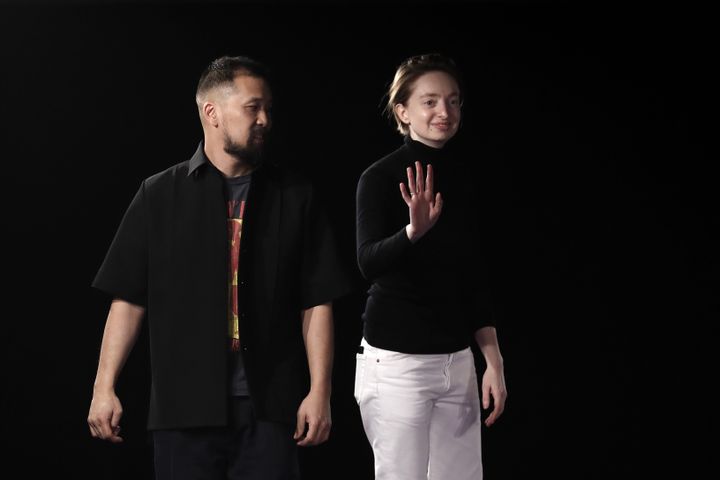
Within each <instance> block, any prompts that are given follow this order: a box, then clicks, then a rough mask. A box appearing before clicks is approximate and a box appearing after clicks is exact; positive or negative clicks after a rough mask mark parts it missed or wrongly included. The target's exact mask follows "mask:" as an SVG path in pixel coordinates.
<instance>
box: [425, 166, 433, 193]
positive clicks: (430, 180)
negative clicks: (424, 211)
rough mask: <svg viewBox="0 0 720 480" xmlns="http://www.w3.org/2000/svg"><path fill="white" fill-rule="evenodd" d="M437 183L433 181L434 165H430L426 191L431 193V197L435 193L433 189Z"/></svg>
mask: <svg viewBox="0 0 720 480" xmlns="http://www.w3.org/2000/svg"><path fill="white" fill-rule="evenodd" d="M434 184H435V182H434V181H433V168H432V165H430V164H428V166H427V180H426V181H425V190H426V191H428V192H430V195H432V193H433V187H434Z"/></svg>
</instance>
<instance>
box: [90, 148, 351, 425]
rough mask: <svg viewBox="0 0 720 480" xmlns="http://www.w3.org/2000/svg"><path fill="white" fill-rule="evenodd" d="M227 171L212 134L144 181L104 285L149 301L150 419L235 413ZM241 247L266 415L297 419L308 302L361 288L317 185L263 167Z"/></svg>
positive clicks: (209, 419)
mask: <svg viewBox="0 0 720 480" xmlns="http://www.w3.org/2000/svg"><path fill="white" fill-rule="evenodd" d="M223 182H224V177H223V176H222V174H221V173H220V172H219V171H218V170H217V169H216V168H215V167H214V166H213V165H212V164H211V163H210V162H209V161H208V160H207V158H206V156H205V154H204V152H203V144H202V143H201V144H200V146H199V147H198V150H197V151H196V153H195V155H193V157H192V158H191V159H190V160H188V161H185V162H182V163H179V164H177V165H175V166H173V167H171V168H169V169H167V170H165V171H163V172H161V173H158V174H156V175H153V176H151V177H149V178H147V179H146V180H144V181H143V182H142V185H141V186H140V189H139V190H138V192H137V194H136V195H135V197H134V199H133V200H132V202H131V204H130V206H129V208H128V210H127V212H126V213H125V216H124V217H123V220H122V222H121V224H120V227H119V228H118V231H117V233H116V235H115V238H114V240H113V242H112V244H111V246H110V248H109V250H108V252H107V255H106V258H105V260H104V262H103V264H102V266H101V267H100V269H99V271H98V273H97V275H96V277H95V280H94V281H93V286H94V287H95V288H98V289H100V290H103V291H105V292H107V293H109V294H110V295H112V296H114V297H118V298H121V299H124V300H126V301H128V302H131V303H134V304H138V305H143V306H145V307H146V308H147V317H148V325H149V334H150V335H149V337H150V354H151V370H152V388H151V397H150V410H149V420H148V428H150V429H162V428H184V427H193V426H213V425H224V424H226V422H227V401H228V398H229V392H228V382H227V378H228V375H229V373H228V371H227V368H228V365H227V308H228V297H227V295H228V288H227V281H228V248H227V227H226V222H227V219H226V206H225V199H224V193H223ZM247 204H248V210H247V212H246V214H245V219H244V223H245V226H244V231H245V232H247V235H245V233H244V234H243V242H242V245H241V251H240V265H242V268H241V269H240V271H239V278H238V284H239V287H238V295H239V296H241V301H242V303H243V305H245V306H246V308H244V309H243V312H242V314H241V318H240V320H239V321H240V328H241V329H242V332H243V342H242V355H243V359H244V363H245V367H246V370H247V381H248V386H249V391H250V396H251V398H252V401H253V404H254V406H255V409H256V412H257V415H258V417H259V418H262V419H267V420H274V421H282V422H287V423H294V422H295V419H296V413H297V408H298V406H299V404H300V402H301V401H302V399H303V398H304V396H305V395H306V394H307V392H308V388H309V373H308V367H307V358H306V354H305V348H304V343H303V339H302V318H301V310H302V309H305V308H309V307H313V306H316V305H320V304H323V303H326V302H329V301H332V300H333V299H335V298H337V297H339V296H342V295H344V294H346V293H348V292H349V291H350V288H351V284H350V281H349V276H348V275H347V271H346V269H345V268H343V266H342V265H341V263H340V261H339V258H338V255H337V253H336V252H337V250H336V247H335V242H334V235H333V232H332V230H331V227H330V225H329V222H328V219H327V216H326V214H325V211H324V209H323V207H322V205H320V202H319V201H318V199H317V197H316V195H315V193H314V191H313V189H312V186H311V184H310V183H309V182H308V181H306V180H305V179H303V178H302V177H301V176H298V175H297V174H295V173H290V172H288V171H286V170H284V169H281V168H279V167H276V166H272V165H264V166H263V167H261V168H260V169H258V170H256V171H255V172H254V173H253V182H252V185H251V187H250V191H249V193H248V203H247Z"/></svg>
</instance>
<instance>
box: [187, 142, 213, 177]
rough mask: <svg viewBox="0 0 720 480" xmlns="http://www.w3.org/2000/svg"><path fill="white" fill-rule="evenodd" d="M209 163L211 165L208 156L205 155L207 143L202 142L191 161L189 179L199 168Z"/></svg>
mask: <svg viewBox="0 0 720 480" xmlns="http://www.w3.org/2000/svg"><path fill="white" fill-rule="evenodd" d="M208 163H210V160H208V158H207V155H205V142H204V141H202V140H201V141H200V144H199V145H198V148H197V150H195V154H194V155H193V156H192V158H191V159H190V163H189V165H188V177H189V176H190V175H191V174H193V173H195V172H196V171H197V169H198V168H200V167H201V166H203V165H206V164H208Z"/></svg>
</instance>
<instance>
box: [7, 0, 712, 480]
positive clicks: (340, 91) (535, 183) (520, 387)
mask: <svg viewBox="0 0 720 480" xmlns="http://www.w3.org/2000/svg"><path fill="white" fill-rule="evenodd" d="M710 29H711V21H710V19H709V13H708V12H707V11H704V10H698V9H695V8H691V7H687V6H686V7H683V8H679V7H675V8H669V7H668V8H660V7H654V8H650V7H642V8H641V7H636V8H630V7H628V6H627V4H626V5H625V6H607V5H606V4H604V3H600V4H597V5H592V6H591V5H586V7H584V8H582V9H580V8H578V7H577V6H569V5H567V4H552V3H545V4H524V3H519V2H494V3H488V2H485V3H478V4H469V3H458V2H444V3H442V4H440V3H434V4H429V3H424V4H419V3H415V4H412V6H411V5H410V4H405V3H397V2H395V3H385V4H384V5H380V4H366V5H363V4H359V3H355V4H349V5H346V6H342V7H340V6H332V5H331V4H313V3H306V2H302V3H301V2H297V3H278V2H275V3H272V4H265V5H260V4H251V3H236V4H210V3H204V4H193V3H183V4H182V5H175V6H172V7H170V6H166V5H161V4H148V3H147V2H146V3H143V4H140V3H139V2H137V3H133V2H125V3H123V2H105V3H101V4H99V5H90V4H82V3H79V4H74V5H69V4H65V5H60V4H57V5H56V4H53V3H44V4H39V3H37V2H30V3H25V4H23V5H18V4H5V5H2V6H1V7H0V45H1V46H0V52H1V53H2V57H1V60H2V61H1V63H0V64H1V65H2V83H0V85H1V86H2V88H1V89H0V90H1V91H2V97H3V102H2V104H3V129H2V130H3V144H4V146H5V154H4V155H3V160H4V165H3V174H2V175H3V182H2V184H3V189H2V191H3V197H4V198H3V200H4V202H3V205H4V207H5V208H4V210H5V215H4V217H5V222H4V224H5V228H4V229H3V230H4V231H5V234H4V235H3V236H4V240H3V244H4V248H3V250H4V253H5V255H4V260H3V271H4V273H5V275H4V276H5V280H6V281H5V285H6V286H5V288H4V291H5V292H6V295H7V297H6V299H5V301H4V302H3V306H4V310H5V311H4V315H3V326H4V328H3V329H2V330H3V334H2V337H3V348H2V404H1V405H0V406H1V407H2V410H1V411H2V412H3V418H2V420H1V422H2V430H1V431H2V437H3V440H4V442H5V443H6V446H5V447H4V454H5V455H7V458H8V460H10V462H9V463H5V465H6V468H8V467H9V466H13V465H17V466H18V467H19V468H20V469H21V472H23V473H21V474H18V475H17V476H18V477H20V478H51V477H52V478H55V477H58V478H60V477H68V478H96V479H119V478H137V479H142V478H151V475H152V454H151V449H150V446H149V443H148V441H147V437H146V434H145V430H144V424H145V416H146V414H147V406H146V404H147V398H148V392H149V387H148V382H149V376H148V372H147V368H146V365H147V362H148V352H147V348H146V346H145V341H146V337H145V335H146V334H145V333H143V336H142V337H141V339H140V343H139V344H138V346H137V347H136V349H135V350H134V351H133V354H132V355H131V358H130V360H129V362H128V364H127V366H126V368H125V370H124V372H123V375H122V377H121V380H120V384H119V386H118V391H119V394H120V397H121V400H122V401H123V404H124V407H125V416H124V420H123V431H124V432H125V443H124V444H122V445H106V444H102V443H101V442H99V441H97V440H93V439H91V438H90V436H89V433H88V431H87V426H86V424H85V418H86V415H87V409H88V406H89V401H90V397H91V391H92V381H93V378H94V374H95V369H96V365H97V354H98V349H99V343H100V338H101V335H102V328H103V323H104V319H105V314H106V310H107V307H108V299H106V298H104V297H103V296H102V295H100V294H99V293H97V292H94V291H92V290H91V288H90V287H89V284H90V282H91V280H92V278H93V276H94V274H95V272H96V270H97V268H98V266H99V264H100V262H101V261H102V258H103V256H104V253H105V251H106V249H107V247H108V245H109V242H110V241H111V239H112V236H113V234H114V231H115V228H116V227H117V225H118V222H119V220H120V218H121V216H122V214H123V213H124V210H125V208H126V206H127V204H128V202H129V201H130V199H131V198H132V195H133V194H134V192H135V190H136V189H137V187H138V185H139V182H140V181H141V180H142V179H143V178H144V177H146V176H148V175H150V174H152V173H155V172H157V171H159V170H161V169H164V168H166V167H167V166H169V165H171V164H173V163H176V162H178V161H182V160H184V159H186V158H188V157H189V156H190V155H191V154H192V153H193V152H194V149H195V147H196V144H197V142H198V140H199V139H200V137H201V133H202V131H201V128H200V125H199V121H198V119H197V116H196V115H197V113H196V109H195V105H194V100H193V94H194V88H195V85H196V82H197V78H198V76H199V74H200V72H201V71H202V69H203V68H204V66H205V65H206V64H207V62H208V61H209V60H211V59H212V58H215V57H217V56H219V55H222V54H245V55H249V56H253V57H256V58H258V59H260V60H262V61H264V62H266V63H267V64H269V65H270V66H271V68H272V69H273V70H274V71H275V73H276V77H277V83H276V88H275V97H276V124H275V132H274V140H273V141H274V142H275V143H274V145H275V148H274V153H275V155H276V157H278V158H282V159H283V161H286V162H289V163H293V164H294V165H296V166H300V167H302V168H303V169H305V170H306V171H307V172H308V174H309V175H311V176H312V177H313V178H314V179H315V181H316V184H317V186H318V188H319V189H320V191H321V192H322V193H323V195H324V196H325V197H326V199H327V200H328V206H329V209H330V216H331V219H332V221H333V222H334V224H335V226H336V230H337V233H338V241H339V243H340V247H341V250H342V252H343V256H344V258H345V259H346V260H347V262H348V265H349V266H350V268H353V272H356V270H355V269H354V268H355V267H354V189H355V184H356V182H357V179H358V177H359V175H360V173H361V172H362V171H363V170H364V168H366V166H367V165H369V164H370V163H371V162H372V161H374V160H376V159H377V158H379V157H380V156H381V155H383V154H385V153H387V152H389V151H390V150H391V149H393V148H395V147H396V146H397V145H398V144H399V142H400V138H399V137H398V136H397V135H396V134H395V133H393V130H392V128H391V126H390V125H389V124H388V123H387V122H386V121H385V120H383V119H382V118H381V117H380V108H379V104H380V101H381V98H382V96H383V93H384V88H385V87H386V85H387V82H388V81H389V80H390V79H391V76H392V74H393V71H394V67H395V66H396V64H397V63H398V62H399V61H400V60H402V59H403V58H405V57H406V56H408V55H411V54H417V53H423V52H427V51H442V52H445V53H447V54H449V55H451V56H453V57H454V58H455V59H456V61H457V63H458V64H459V65H460V67H461V69H462V70H463V71H464V72H465V75H466V83H467V87H468V96H467V101H466V104H465V107H464V108H465V110H464V115H465V117H464V125H463V130H462V135H461V136H460V137H461V138H459V139H458V141H461V142H464V144H466V145H467V146H468V148H467V154H468V155H472V156H473V157H474V159H475V160H476V161H477V162H478V163H479V165H481V172H482V173H481V175H480V177H479V178H478V179H477V181H478V182H479V183H480V185H482V189H483V191H484V192H485V200H484V205H480V206H478V207H479V210H478V211H479V215H483V216H484V222H485V224H486V225H487V236H488V241H489V245H490V248H489V252H488V254H489V259H490V267H491V273H492V277H493V284H494V287H495V290H496V291H495V294H496V298H497V301H498V304H499V308H500V312H501V323H500V327H499V336H500V341H501V347H502V351H503V353H504V356H505V361H506V377H507V383H508V388H509V393H510V395H509V400H508V404H507V411H506V414H505V415H504V417H503V418H502V419H501V421H500V422H499V423H498V424H497V425H496V426H494V427H492V428H491V429H489V430H488V429H486V430H485V437H484V457H485V468H486V478H488V479H490V480H495V479H511V478H512V479H526V478H527V479H529V478H537V476H543V477H547V478H588V479H590V478H592V479H595V478H598V479H600V478H603V479H607V478H628V477H637V478H644V477H646V476H649V475H651V474H654V473H659V472H665V473H667V472H676V473H678V474H681V477H682V478H692V477H693V476H694V474H696V473H697V472H699V471H701V469H703V467H705V466H707V465H709V464H710V459H709V456H710V454H711V452H712V451H714V450H715V447H713V444H712V442H704V441H701V439H700V436H701V434H703V433H711V432H712V431H714V429H715V428H716V426H717V424H716V422H717V415H716V414H715V413H714V412H713V411H712V410H711V409H710V408H709V407H711V406H712V405H713V401H712V400H711V393H710V388H711V387H712V384H713V383H716V381H717V373H715V372H713V371H712V369H711V368H710V367H711V365H712V363H711V360H712V359H713V357H714V355H713V353H714V349H713V347H714V342H715V337H716V336H717V327H716V323H717V320H718V310H719V309H718V295H717V289H718V280H717V274H718V253H717V240H718V223H719V222H718V213H717V205H718V202H717V200H718V198H717V197H718V195H717V190H716V187H715V183H716V180H715V176H714V175H713V173H714V172H713V170H712V166H711V160H710V157H709V152H708V150H709V146H710V145H709V139H710V119H711V112H714V107H712V106H711V101H712V100H713V98H712V97H713V94H714V93H715V92H714V88H713V87H715V85H716V82H715V81H714V80H713V79H712V78H711V71H712V70H713V68H712V66H713V64H714V63H716V58H715V57H716V54H714V51H713V50H712V49H711V47H710V45H709V42H710V40H711V36H712V35H711V31H710ZM355 276H356V281H357V286H358V288H357V290H356V292H355V293H354V294H353V295H350V296H348V297H346V298H344V299H342V300H341V301H340V302H338V304H337V305H336V324H337V339H336V343H337V349H336V363H335V371H334V396H333V413H334V430H333V433H332V436H331V440H330V441H329V442H328V443H327V444H325V445H323V446H321V447H318V448H314V449H311V450H304V451H303V454H302V466H303V470H304V472H305V473H306V478H318V479H325V478H328V479H329V478H333V479H335V478H343V479H344V478H347V479H368V478H372V454H371V452H370V449H369V447H368V445H367V443H366V440H365V437H364V433H363V431H362V427H361V425H360V419H359V415H358V411H357V407H356V405H355V404H354V400H353V398H352V385H353V374H354V353H355V348H354V347H355V345H356V344H357V343H358V341H359V338H360V334H361V323H360V320H359V315H360V312H361V311H362V306H363V300H364V290H365V288H366V286H367V285H366V284H365V283H364V282H363V280H362V279H361V277H360V276H359V274H358V273H355Z"/></svg>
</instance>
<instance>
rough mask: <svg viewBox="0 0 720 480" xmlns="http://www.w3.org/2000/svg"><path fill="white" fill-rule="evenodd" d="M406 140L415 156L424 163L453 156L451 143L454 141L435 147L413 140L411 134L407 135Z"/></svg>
mask: <svg viewBox="0 0 720 480" xmlns="http://www.w3.org/2000/svg"><path fill="white" fill-rule="evenodd" d="M404 142H405V145H406V146H407V148H408V150H409V151H410V152H411V153H412V156H413V158H415V159H417V160H420V162H421V163H423V164H427V163H436V162H438V161H444V159H447V158H450V157H451V154H450V153H451V151H452V148H450V144H451V143H452V142H448V143H446V144H445V145H444V146H443V147H442V148H434V147H431V146H429V145H425V144H424V143H422V142H418V141H417V140H413V139H412V138H410V135H405V138H404Z"/></svg>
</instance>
